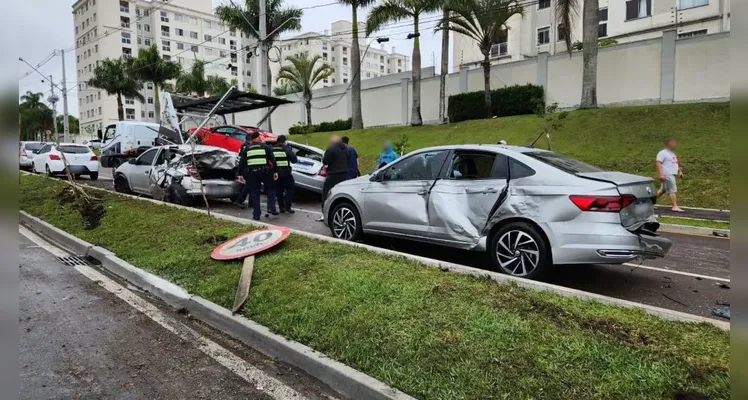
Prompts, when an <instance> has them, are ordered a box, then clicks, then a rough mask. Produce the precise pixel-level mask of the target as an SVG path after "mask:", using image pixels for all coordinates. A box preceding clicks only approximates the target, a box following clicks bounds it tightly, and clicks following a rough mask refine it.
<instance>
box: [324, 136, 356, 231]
mask: <svg viewBox="0 0 748 400" xmlns="http://www.w3.org/2000/svg"><path fill="white" fill-rule="evenodd" d="M348 159H349V153H348V147H347V146H346V145H345V143H343V142H342V141H341V140H340V138H339V137H337V136H335V135H333V136H330V146H328V147H327V150H325V155H324V156H323V157H322V164H324V165H327V178H326V179H325V184H324V185H323V186H322V208H323V209H324V207H325V200H327V195H328V194H329V193H330V190H331V189H332V188H333V187H334V186H335V185H337V184H338V183H340V182H343V181H345V180H347V179H348ZM324 220H325V217H324V216H323V217H322V218H320V219H318V220H317V221H324Z"/></svg>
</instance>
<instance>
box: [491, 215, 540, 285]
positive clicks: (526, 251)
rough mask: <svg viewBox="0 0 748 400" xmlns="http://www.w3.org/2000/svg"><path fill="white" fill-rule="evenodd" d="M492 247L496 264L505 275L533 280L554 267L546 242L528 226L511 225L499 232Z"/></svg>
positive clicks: (517, 223)
mask: <svg viewBox="0 0 748 400" xmlns="http://www.w3.org/2000/svg"><path fill="white" fill-rule="evenodd" d="M492 243H493V245H492V246H491V251H492V253H493V254H492V259H493V261H494V264H495V265H496V267H498V269H499V270H500V271H501V272H503V273H505V274H509V275H513V276H521V277H525V278H530V279H534V278H537V277H538V276H540V275H542V273H543V272H545V270H546V269H547V268H546V267H547V266H548V265H549V264H551V262H550V256H549V252H548V250H547V249H548V247H547V245H546V243H545V240H544V239H543V237H542V236H541V235H540V234H539V233H538V232H537V230H536V229H535V228H534V227H533V226H531V225H529V224H526V223H523V222H515V223H510V224H508V225H507V226H505V227H503V228H502V229H500V230H499V231H498V232H496V234H495V235H494V238H493V241H492Z"/></svg>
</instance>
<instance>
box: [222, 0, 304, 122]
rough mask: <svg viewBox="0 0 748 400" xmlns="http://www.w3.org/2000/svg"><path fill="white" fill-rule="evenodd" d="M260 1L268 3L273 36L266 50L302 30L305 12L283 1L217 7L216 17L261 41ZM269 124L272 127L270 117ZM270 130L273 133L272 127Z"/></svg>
mask: <svg viewBox="0 0 748 400" xmlns="http://www.w3.org/2000/svg"><path fill="white" fill-rule="evenodd" d="M260 1H265V2H266V4H265V15H266V20H265V21H266V27H267V33H268V34H270V33H272V35H268V37H267V38H266V39H265V48H266V49H269V48H270V47H271V46H272V45H273V42H275V40H276V39H278V37H279V36H280V35H281V34H282V33H284V32H291V31H299V30H301V16H302V15H303V14H304V11H303V10H301V9H298V8H293V7H284V4H283V0H245V1H244V8H242V7H241V6H238V5H237V6H234V4H233V3H232V4H231V5H223V6H218V7H216V16H218V19H220V20H221V21H223V23H224V24H226V25H227V26H228V27H229V28H231V29H235V30H238V31H241V32H243V33H244V35H245V36H246V37H252V38H255V39H257V41H259V40H260V37H259V36H258V32H257V31H255V28H259V26H260ZM247 21H249V22H247ZM250 24H251V25H250ZM266 60H267V62H266V64H265V75H266V77H267V80H266V82H265V84H266V85H267V88H268V91H269V90H270V87H271V82H272V77H271V74H270V59H269V58H266ZM260 86H261V85H260ZM264 94H267V93H264ZM267 123H268V126H269V127H271V123H270V117H269V116H268V119H267ZM270 130H271V131H272V127H271V128H270Z"/></svg>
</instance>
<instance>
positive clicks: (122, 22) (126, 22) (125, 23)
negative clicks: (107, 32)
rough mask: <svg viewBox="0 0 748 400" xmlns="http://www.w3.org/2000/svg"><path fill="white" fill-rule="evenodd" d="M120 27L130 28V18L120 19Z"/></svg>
mask: <svg viewBox="0 0 748 400" xmlns="http://www.w3.org/2000/svg"><path fill="white" fill-rule="evenodd" d="M119 26H121V27H122V28H129V27H130V18H128V17H119Z"/></svg>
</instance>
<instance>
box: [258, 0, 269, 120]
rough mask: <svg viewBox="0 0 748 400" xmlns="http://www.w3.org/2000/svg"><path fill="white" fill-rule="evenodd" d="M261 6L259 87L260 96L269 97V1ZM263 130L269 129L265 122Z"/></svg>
mask: <svg viewBox="0 0 748 400" xmlns="http://www.w3.org/2000/svg"><path fill="white" fill-rule="evenodd" d="M259 3H260V4H259V6H260V43H259V45H260V58H259V60H258V62H259V63H260V85H259V86H257V88H258V89H260V94H263V95H268V91H269V88H268V87H267V65H268V53H267V47H266V45H265V41H266V40H267V35H268V25H267V1H266V0H260V1H259ZM260 129H262V130H267V129H268V124H267V122H265V121H264V122H263V123H262V126H261V127H260Z"/></svg>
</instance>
